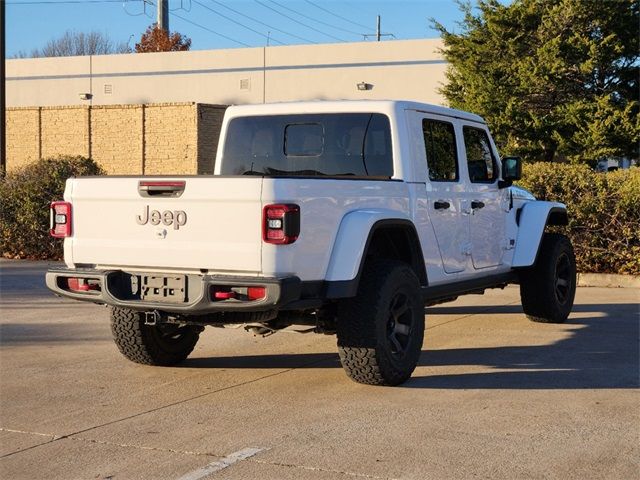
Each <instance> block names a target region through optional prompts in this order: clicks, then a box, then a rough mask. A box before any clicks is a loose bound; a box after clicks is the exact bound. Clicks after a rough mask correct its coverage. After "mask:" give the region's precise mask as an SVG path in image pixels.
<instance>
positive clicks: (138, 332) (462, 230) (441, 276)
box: [46, 101, 576, 385]
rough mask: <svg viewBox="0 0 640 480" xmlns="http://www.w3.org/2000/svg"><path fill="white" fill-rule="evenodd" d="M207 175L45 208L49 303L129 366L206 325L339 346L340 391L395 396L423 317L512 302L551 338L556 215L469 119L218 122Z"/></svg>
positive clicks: (108, 183) (280, 109)
mask: <svg viewBox="0 0 640 480" xmlns="http://www.w3.org/2000/svg"><path fill="white" fill-rule="evenodd" d="M220 135H221V136H220V145H219V148H218V153H217V157H216V165H215V174H214V175H213V176H188V177H173V176H172V177H114V176H110V177H89V178H72V179H69V180H68V181H67V184H66V190H65V193H64V201H61V202H53V203H52V205H51V233H52V235H53V236H55V237H63V238H64V257H65V263H66V268H54V269H50V270H49V271H48V272H47V276H46V282H47V286H48V287H49V288H50V289H51V290H53V291H54V292H55V293H57V294H59V295H64V296H66V297H70V298H74V299H77V300H84V301H89V302H94V303H98V304H105V305H109V306H110V307H111V328H112V332H113V337H114V339H115V342H116V344H117V346H118V348H119V349H120V351H121V352H122V354H123V355H124V356H125V357H127V358H128V359H130V360H132V361H134V362H138V363H143V364H151V365H173V364H176V363H178V362H181V361H183V360H184V359H186V358H187V356H188V355H189V353H191V351H192V350H193V348H194V346H195V344H196V342H197V341H198V337H199V334H200V332H202V330H203V329H204V327H205V326H207V325H213V326H217V327H221V326H224V325H228V324H238V323H240V324H247V326H248V327H249V328H251V329H253V331H254V332H257V333H262V334H267V333H272V332H274V331H277V330H279V329H282V328H285V327H288V326H290V325H310V326H312V327H314V329H315V331H316V332H320V333H336V334H337V339H338V350H339V353H340V360H341V361H342V365H343V367H344V369H345V371H346V372H347V374H348V375H349V377H351V378H352V379H354V380H356V381H358V382H362V383H368V384H376V385H397V384H400V383H402V382H404V381H406V380H407V379H408V378H409V377H410V376H411V374H412V372H413V370H414V368H415V367H416V364H417V362H418V358H419V356H420V353H421V350H422V342H423V334H424V318H425V310H424V307H425V305H432V304H435V303H440V302H444V301H448V300H453V299H455V298H456V297H457V296H459V295H464V294H467V293H482V292H483V291H484V290H485V289H487V288H495V287H498V288H503V287H504V286H506V285H507V284H511V283H517V284H519V285H520V292H521V298H522V306H523V310H524V313H525V314H526V315H527V316H528V317H529V318H530V319H531V320H534V321H539V322H563V321H565V320H566V318H567V316H568V315H569V313H570V311H571V308H572V305H573V299H574V294H575V285H576V282H575V271H576V270H575V258H574V254H573V249H572V246H571V243H570V242H569V240H568V239H567V238H566V237H565V236H563V235H560V234H557V233H549V232H545V227H547V226H548V225H563V224H566V223H567V212H566V208H565V206H564V205H563V204H560V203H552V202H543V201H536V199H535V198H534V197H533V196H532V195H531V194H530V193H529V192H527V191H526V190H523V189H520V188H517V187H513V186H511V183H512V181H513V180H517V179H518V178H519V177H520V159H518V158H516V157H511V158H503V159H502V160H500V158H499V156H498V152H497V150H496V147H495V145H494V143H493V141H492V138H491V135H490V134H489V130H488V128H487V125H486V124H485V122H484V121H483V119H482V118H480V117H478V116H477V115H473V114H471V113H466V112H462V111H457V110H451V109H447V108H442V107H436V106H432V105H425V104H420V103H413V102H404V101H332V102H300V103H281V104H266V105H257V106H256V105H251V106H238V107H230V108H229V109H228V110H227V112H226V114H225V119H224V123H223V126H222V130H221V134H220Z"/></svg>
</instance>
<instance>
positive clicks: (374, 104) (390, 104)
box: [229, 100, 485, 123]
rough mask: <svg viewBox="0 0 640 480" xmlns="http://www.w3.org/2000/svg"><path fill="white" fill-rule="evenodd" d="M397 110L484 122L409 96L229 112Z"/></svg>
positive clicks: (266, 105) (231, 111) (245, 107)
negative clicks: (415, 100)
mask: <svg viewBox="0 0 640 480" xmlns="http://www.w3.org/2000/svg"><path fill="white" fill-rule="evenodd" d="M398 110H417V111H420V112H425V113H432V114H436V115H443V116H447V117H454V118H462V119H464V120H469V121H472V122H479V123H485V121H484V119H483V118H482V117H480V116H479V115H476V114H474V113H469V112H465V111H463V110H456V109H453V108H447V107H441V106H438V105H431V104H429V103H420V102H411V101H406V100H317V101H304V102H278V103H264V104H253V105H237V106H232V107H229V114H232V115H233V116H244V115H267V114H271V115H284V114H301V113H339V112H371V111H375V112H381V113H392V112H394V111H396V112H397V111H398Z"/></svg>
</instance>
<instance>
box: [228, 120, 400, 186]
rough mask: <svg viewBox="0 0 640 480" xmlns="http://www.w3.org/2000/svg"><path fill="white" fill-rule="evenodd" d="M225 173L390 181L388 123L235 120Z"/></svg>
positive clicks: (229, 137)
mask: <svg viewBox="0 0 640 480" xmlns="http://www.w3.org/2000/svg"><path fill="white" fill-rule="evenodd" d="M220 173H221V174H222V175H268V176H332V177H337V176H350V177H353V176H356V177H378V178H390V177H391V176H392V175H393V157H392V153H391V130H390V127H389V119H388V118H387V117H386V116H385V115H382V114H379V113H332V114H305V115H270V116H263V117H239V118H235V119H233V120H231V121H230V123H229V126H228V128H227V137H226V141H225V146H224V151H223V157H222V168H221V172H220Z"/></svg>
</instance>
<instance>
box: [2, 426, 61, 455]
mask: <svg viewBox="0 0 640 480" xmlns="http://www.w3.org/2000/svg"><path fill="white" fill-rule="evenodd" d="M0 432H11V433H21V434H23V435H35V436H38V437H48V438H49V439H48V440H47V441H46V442H42V443H38V444H37V445H31V446H30V447H27V448H23V449H22V450H17V451H15V452H10V453H6V454H4V455H2V456H0V458H6V457H10V456H11V455H14V454H16V453H22V452H26V451H28V450H33V449H34V448H38V447H41V446H42V445H48V444H49V443H53V442H55V441H56V440H59V439H60V438H61V437H59V436H57V435H52V434H50V433H38V432H26V431H24V430H15V429H12V428H2V427H0Z"/></svg>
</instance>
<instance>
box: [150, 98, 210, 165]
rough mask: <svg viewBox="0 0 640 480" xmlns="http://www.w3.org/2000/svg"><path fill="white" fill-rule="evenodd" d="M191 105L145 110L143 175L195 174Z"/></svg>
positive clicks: (152, 107)
mask: <svg viewBox="0 0 640 480" xmlns="http://www.w3.org/2000/svg"><path fill="white" fill-rule="evenodd" d="M196 111H197V107H196V105H195V104H190V105H184V104H175V105H171V104H165V105H162V106H159V105H157V106H156V105H149V106H148V107H147V108H146V109H145V161H144V173H145V175H159V174H169V175H193V174H196V173H197V171H198V165H197V151H196V150H197V145H198V138H197V135H198V131H197V122H196Z"/></svg>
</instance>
